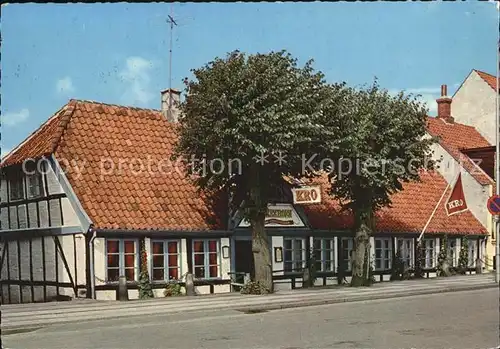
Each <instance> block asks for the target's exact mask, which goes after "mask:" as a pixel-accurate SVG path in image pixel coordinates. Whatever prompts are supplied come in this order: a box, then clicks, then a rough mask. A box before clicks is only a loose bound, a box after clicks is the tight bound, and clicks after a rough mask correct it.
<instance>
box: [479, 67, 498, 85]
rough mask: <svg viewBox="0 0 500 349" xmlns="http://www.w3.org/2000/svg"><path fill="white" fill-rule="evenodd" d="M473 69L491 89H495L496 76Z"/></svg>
mask: <svg viewBox="0 0 500 349" xmlns="http://www.w3.org/2000/svg"><path fill="white" fill-rule="evenodd" d="M474 71H475V72H476V73H477V74H478V75H479V76H480V77H481V79H483V80H484V81H485V82H486V83H487V84H488V85H490V87H491V88H492V89H493V90H496V88H495V86H496V85H497V78H496V77H495V76H493V75H491V74H488V73H485V72H483V71H480V70H477V69H474Z"/></svg>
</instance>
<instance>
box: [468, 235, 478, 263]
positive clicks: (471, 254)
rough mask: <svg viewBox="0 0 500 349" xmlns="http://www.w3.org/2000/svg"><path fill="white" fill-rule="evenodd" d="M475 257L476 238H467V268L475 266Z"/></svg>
mask: <svg viewBox="0 0 500 349" xmlns="http://www.w3.org/2000/svg"><path fill="white" fill-rule="evenodd" d="M476 258H477V240H472V239H470V240H469V268H474V267H475V266H476Z"/></svg>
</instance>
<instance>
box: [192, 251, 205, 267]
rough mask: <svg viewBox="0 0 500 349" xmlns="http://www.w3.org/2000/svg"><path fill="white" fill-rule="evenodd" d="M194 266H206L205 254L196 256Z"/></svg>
mask: <svg viewBox="0 0 500 349" xmlns="http://www.w3.org/2000/svg"><path fill="white" fill-rule="evenodd" d="M194 264H195V265H201V266H203V265H205V255H204V254H195V255H194Z"/></svg>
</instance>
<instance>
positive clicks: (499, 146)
mask: <svg viewBox="0 0 500 349" xmlns="http://www.w3.org/2000/svg"><path fill="white" fill-rule="evenodd" d="M497 16H498V21H500V3H498V4H497ZM497 30H498V32H497V45H498V46H497V79H496V80H497V81H496V91H495V92H496V113H495V140H496V144H495V146H496V151H495V153H496V178H495V183H496V195H500V111H499V108H500V99H499V98H500V97H499V93H500V88H499V87H500V86H499V85H500V22H498V28H497ZM499 218H500V217H498V216H497V217H496V220H495V228H494V229H495V239H496V244H495V245H496V246H495V255H496V258H495V259H496V261H495V262H496V263H495V264H496V270H495V281H496V282H497V283H498V282H500V237H499V236H498V235H499V234H500V219H499Z"/></svg>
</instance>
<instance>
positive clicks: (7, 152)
mask: <svg viewBox="0 0 500 349" xmlns="http://www.w3.org/2000/svg"><path fill="white" fill-rule="evenodd" d="M11 150H12V149H10V148H4V147H2V153H1V154H0V158H1V159H3V158H4V157H5V155H7V154H9V153H10V151H11Z"/></svg>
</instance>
